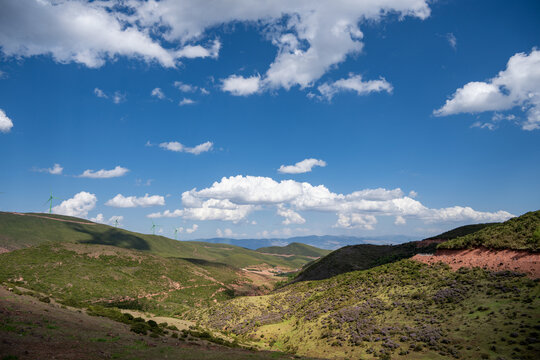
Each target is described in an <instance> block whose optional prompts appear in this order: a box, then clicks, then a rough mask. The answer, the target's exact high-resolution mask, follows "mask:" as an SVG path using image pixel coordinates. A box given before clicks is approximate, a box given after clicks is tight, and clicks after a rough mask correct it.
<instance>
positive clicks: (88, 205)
mask: <svg viewBox="0 0 540 360" xmlns="http://www.w3.org/2000/svg"><path fill="white" fill-rule="evenodd" d="M96 203H97V197H96V195H95V194H91V193H88V192H86V191H81V192H80V193H78V194H75V196H73V197H72V198H71V199H68V200H64V201H62V203H60V205H57V206H55V207H53V208H52V211H53V213H55V214H60V215H68V216H76V217H86V216H87V215H88V212H89V211H90V210H92V209H94V208H95V207H96Z"/></svg>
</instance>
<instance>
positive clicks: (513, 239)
mask: <svg viewBox="0 0 540 360" xmlns="http://www.w3.org/2000/svg"><path fill="white" fill-rule="evenodd" d="M475 247H486V248H488V249H512V250H527V251H532V252H538V251H539V250H540V210H538V211H531V212H528V213H526V214H523V215H521V216H518V217H515V218H512V219H510V220H508V221H505V222H503V223H500V224H495V225H493V226H488V227H486V228H484V229H481V230H479V231H477V232H474V233H472V234H468V235H465V236H461V237H458V238H455V239H453V240H451V241H448V242H445V243H443V244H440V245H439V246H438V248H439V249H466V248H475Z"/></svg>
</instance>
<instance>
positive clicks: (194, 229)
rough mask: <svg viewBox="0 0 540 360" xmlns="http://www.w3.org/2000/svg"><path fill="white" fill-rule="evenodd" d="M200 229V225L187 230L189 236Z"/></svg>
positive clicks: (194, 225)
mask: <svg viewBox="0 0 540 360" xmlns="http://www.w3.org/2000/svg"><path fill="white" fill-rule="evenodd" d="M198 228H199V225H197V224H193V226H192V227H191V228H187V229H186V232H187V233H188V234H193V233H194V232H195V231H197V229H198Z"/></svg>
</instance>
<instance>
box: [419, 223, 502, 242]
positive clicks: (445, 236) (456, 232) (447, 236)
mask: <svg viewBox="0 0 540 360" xmlns="http://www.w3.org/2000/svg"><path fill="white" fill-rule="evenodd" d="M497 224H499V223H485V224H472V225H464V226H460V227H457V228H455V229H452V230H450V231H446V232H443V233H442V234H439V235H435V236H432V237H429V238H427V239H425V240H451V239H455V238H457V237H459V236H465V235H468V234H472V233H474V232H477V231H479V230H482V229H483V228H487V227H490V226H493V225H497Z"/></svg>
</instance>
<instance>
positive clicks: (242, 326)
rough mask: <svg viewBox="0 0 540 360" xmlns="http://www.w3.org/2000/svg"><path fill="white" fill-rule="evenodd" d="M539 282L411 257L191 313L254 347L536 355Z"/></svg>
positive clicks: (337, 354)
mask: <svg viewBox="0 0 540 360" xmlns="http://www.w3.org/2000/svg"><path fill="white" fill-rule="evenodd" d="M539 309H540V284H539V283H538V282H535V281H533V280H530V279H527V278H525V277H522V276H519V275H516V274H513V273H500V274H492V273H489V272H487V271H484V270H482V269H463V270H461V271H459V272H452V271H451V270H450V269H449V268H448V267H447V266H444V265H442V264H441V265H437V266H435V267H429V266H427V265H424V264H420V263H417V262H414V261H411V260H401V261H399V262H396V263H391V264H386V265H382V266H379V267H376V268H372V269H369V270H365V271H357V272H350V273H346V274H342V275H339V276H336V277H333V278H331V279H327V280H321V281H310V282H301V283H296V284H292V285H289V286H287V287H285V288H283V289H282V290H281V291H279V292H276V293H274V294H272V295H266V296H260V297H247V298H237V299H233V300H230V301H227V302H225V303H221V304H218V305H216V306H214V307H213V308H210V309H204V310H198V313H196V314H193V316H194V318H197V319H199V321H202V322H203V323H204V324H205V325H207V326H210V327H212V328H215V329H222V330H225V331H228V332H233V333H236V334H241V335H242V336H244V337H245V338H246V339H252V340H253V341H255V342H257V343H258V344H259V345H260V346H261V347H265V348H272V349H280V350H287V351H294V352H297V353H298V354H305V355H309V356H320V357H332V358H354V359H358V358H362V359H372V358H375V357H378V358H388V359H389V358H390V357H391V358H392V359H398V358H407V359H432V358H443V359H444V358H453V357H459V358H464V359H481V358H485V359H496V358H497V356H500V357H502V358H506V359H510V358H520V359H535V358H538V355H539V354H540V346H539V343H538V337H539V335H538V333H539V332H540V323H539V320H538V319H539V318H540V311H539Z"/></svg>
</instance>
